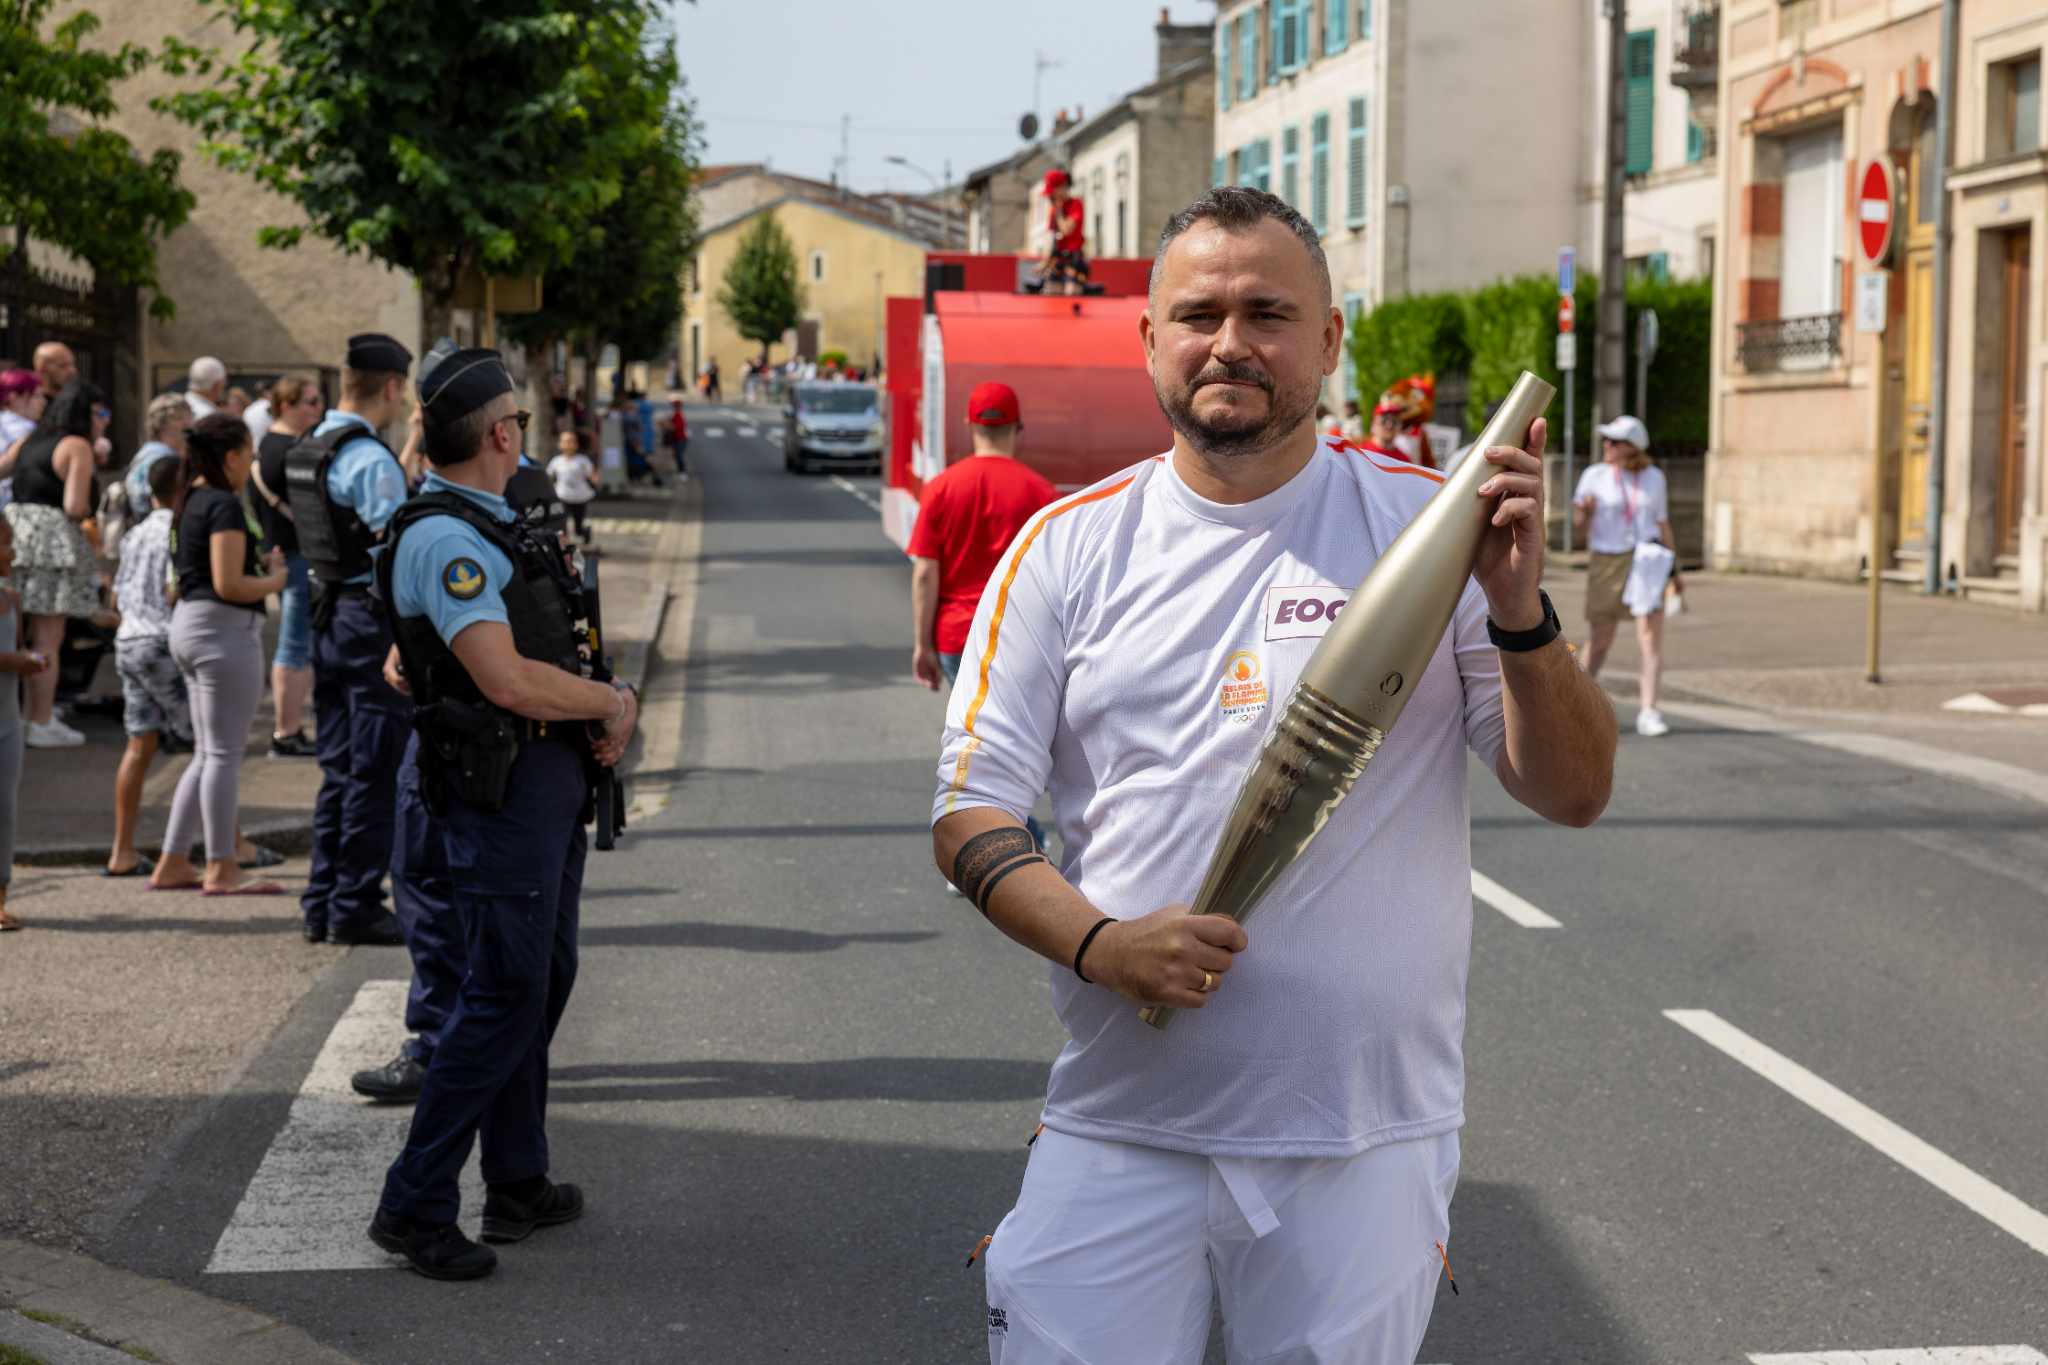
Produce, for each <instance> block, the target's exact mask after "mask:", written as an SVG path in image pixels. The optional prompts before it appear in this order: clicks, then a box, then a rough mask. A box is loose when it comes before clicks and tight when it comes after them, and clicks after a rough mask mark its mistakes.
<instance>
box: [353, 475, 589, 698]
mask: <svg viewBox="0 0 2048 1365" xmlns="http://www.w3.org/2000/svg"><path fill="white" fill-rule="evenodd" d="M432 516H452V517H457V518H459V519H460V520H462V521H463V522H465V523H467V524H468V525H470V526H472V527H474V528H475V529H476V531H477V533H478V534H479V535H481V536H483V538H484V539H485V541H487V542H488V543H490V544H491V545H494V546H496V547H497V548H498V549H499V550H500V551H501V552H503V554H504V555H505V557H506V558H507V559H509V560H511V561H512V581H511V582H510V583H508V584H506V585H505V591H504V593H503V597H504V601H505V615H506V617H507V618H508V620H507V624H508V625H509V627H510V628H511V631H512V645H513V647H514V648H515V649H517V650H518V651H519V653H520V654H521V655H523V656H525V657H526V658H529V659H532V660H535V661H536V662H538V663H544V664H551V665H553V666H554V667H556V668H559V669H562V670H563V671H565V672H569V673H581V672H582V659H581V656H580V655H579V654H578V652H577V647H578V645H579V643H580V639H581V637H580V636H579V634H578V633H577V630H576V622H577V620H578V619H579V618H580V617H581V616H582V615H583V602H582V587H581V585H580V584H579V583H578V581H577V578H576V575H575V573H574V571H572V570H571V569H570V568H569V562H568V560H567V558H566V557H565V556H564V555H563V553H562V549H561V545H560V544H559V542H557V541H555V540H554V539H553V538H552V537H549V536H546V535H544V534H541V533H538V532H535V531H533V530H531V529H530V528H529V527H527V526H526V524H525V523H524V522H519V521H512V522H503V521H498V520H497V519H495V518H494V517H492V516H491V514H490V513H489V512H487V511H485V510H484V509H483V508H482V507H480V506H478V505H477V504H476V503H475V502H472V501H471V500H470V499H468V498H465V497H463V496H462V495H461V494H459V493H450V492H445V491H438V490H437V491H435V492H432V493H422V494H420V495H419V496H418V497H415V498H413V499H412V500H411V501H409V502H407V503H406V504H405V506H403V507H401V508H400V509H399V510H398V515H397V516H395V517H393V518H392V519H391V527H390V530H389V533H388V534H389V543H388V544H387V546H386V548H385V551H384V553H383V554H382V555H380V556H378V559H377V597H378V600H379V602H380V603H381V605H382V608H383V611H384V617H385V620H386V621H387V622H388V623H389V624H390V626H391V633H392V636H393V637H394V639H395V640H396V641H397V643H398V654H399V658H400V659H401V660H403V661H404V663H405V674H406V681H407V682H408V684H409V685H410V686H411V688H412V695H413V700H414V701H415V702H416V703H417V704H418V705H419V706H420V707H422V708H426V707H431V706H433V705H435V704H436V703H438V702H443V701H455V702H462V703H465V704H467V705H469V706H472V707H478V708H483V709H490V710H495V709H496V708H494V707H492V706H491V704H490V702H489V701H488V700H486V698H485V697H484V694H483V689H481V688H479V687H478V686H477V685H476V682H475V680H474V679H472V678H471V677H470V676H469V670H467V669H465V668H464V667H463V666H462V661H461V660H459V659H457V658H456V657H455V651H454V650H452V649H450V648H449V647H448V645H447V642H446V641H444V640H442V638H441V635H440V632H439V631H437V630H435V629H434V622H433V618H431V617H429V616H426V615H420V616H400V615H399V614H398V605H397V600H396V598H395V597H393V595H392V590H391V575H392V573H393V565H394V564H396V563H397V561H398V545H399V540H400V538H401V537H402V536H403V535H404V534H405V532H406V530H407V528H409V527H411V526H413V525H414V524H415V523H417V522H419V521H422V520H424V519H425V518H427V517H432ZM436 590H437V591H438V590H439V589H438V588H437V589H436Z"/></svg>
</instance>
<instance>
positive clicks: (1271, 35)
mask: <svg viewBox="0 0 2048 1365" xmlns="http://www.w3.org/2000/svg"><path fill="white" fill-rule="evenodd" d="M1282 3H1283V0H1266V84H1268V85H1271V84H1273V83H1274V82H1276V81H1278V80H1279V79H1280V6H1281V4H1282Z"/></svg>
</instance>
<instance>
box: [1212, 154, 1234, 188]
mask: <svg viewBox="0 0 2048 1365" xmlns="http://www.w3.org/2000/svg"><path fill="white" fill-rule="evenodd" d="M1229 175H1230V160H1229V158H1227V157H1221V156H1219V157H1217V158H1216V161H1215V163H1214V164H1213V165H1211V166H1210V167H1209V184H1210V186H1211V187H1214V186H1217V185H1225V184H1228V183H1229V179H1228V177H1229Z"/></svg>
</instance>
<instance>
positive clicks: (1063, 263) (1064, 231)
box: [1038, 167, 1088, 294]
mask: <svg viewBox="0 0 2048 1365" xmlns="http://www.w3.org/2000/svg"><path fill="white" fill-rule="evenodd" d="M1073 183H1074V182H1073V178H1072V177H1071V176H1069V175H1068V174H1067V173H1066V172H1065V171H1063V170H1060V169H1059V168H1058V167H1054V168H1053V169H1052V170H1049V171H1047V172H1046V173H1045V200H1046V204H1047V206H1048V209H1049V212H1048V215H1047V220H1046V227H1047V228H1048V229H1050V230H1051V232H1052V244H1051V245H1050V246H1048V247H1047V248H1046V249H1045V258H1044V259H1043V260H1042V261H1040V262H1039V266H1038V279H1039V284H1040V288H1041V290H1042V291H1043V292H1044V293H1047V294H1078V293H1080V292H1081V288H1082V286H1083V285H1085V284H1087V283H1088V257H1087V256H1086V255H1085V254H1084V248H1085V247H1086V245H1087V240H1088V239H1087V232H1086V227H1085V225H1086V223H1087V221H1088V220H1087V216H1086V212H1085V210H1084V208H1083V206H1082V203H1081V198H1080V196H1079V195H1077V194H1074V193H1073V192H1072V191H1073Z"/></svg>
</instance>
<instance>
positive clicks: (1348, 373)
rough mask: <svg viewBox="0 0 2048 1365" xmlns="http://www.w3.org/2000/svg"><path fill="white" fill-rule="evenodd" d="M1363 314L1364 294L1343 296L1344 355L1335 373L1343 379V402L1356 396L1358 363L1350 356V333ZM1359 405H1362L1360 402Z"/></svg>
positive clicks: (1354, 329)
mask: <svg viewBox="0 0 2048 1365" xmlns="http://www.w3.org/2000/svg"><path fill="white" fill-rule="evenodd" d="M1364 316H1365V295H1363V294H1346V295H1345V296H1344V357H1343V359H1341V360H1339V361H1338V362H1337V374H1338V376H1339V377H1340V378H1342V379H1343V381H1344V383H1343V385H1342V389H1343V392H1342V393H1341V394H1340V395H1339V397H1341V398H1342V399H1343V400H1344V401H1345V402H1352V401H1355V400H1356V399H1357V398H1358V364H1357V362H1356V361H1354V360H1352V358H1351V335H1352V333H1353V332H1355V331H1356V330H1357V329H1358V320H1359V319H1360V318H1362V317H1364ZM1361 406H1363V405H1362V404H1361Z"/></svg>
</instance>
